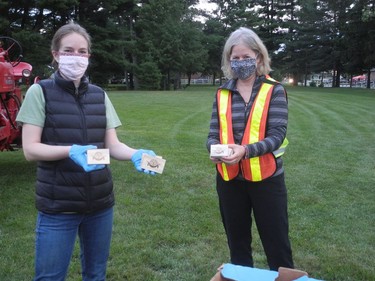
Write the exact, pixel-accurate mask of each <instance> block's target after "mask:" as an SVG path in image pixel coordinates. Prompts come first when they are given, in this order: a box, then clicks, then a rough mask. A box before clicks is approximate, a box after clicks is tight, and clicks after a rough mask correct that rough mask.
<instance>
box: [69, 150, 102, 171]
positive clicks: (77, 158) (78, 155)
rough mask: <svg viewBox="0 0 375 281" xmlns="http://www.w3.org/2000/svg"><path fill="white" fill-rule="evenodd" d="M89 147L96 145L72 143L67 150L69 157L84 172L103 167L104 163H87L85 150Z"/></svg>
mask: <svg viewBox="0 0 375 281" xmlns="http://www.w3.org/2000/svg"><path fill="white" fill-rule="evenodd" d="M89 149H97V146H95V145H77V144H73V145H72V147H71V148H70V150H69V157H70V159H72V160H73V161H74V163H76V164H77V165H79V166H81V167H82V168H83V169H84V170H85V171H86V172H92V171H95V170H100V169H103V168H104V167H105V165H104V164H91V165H89V164H87V150H89Z"/></svg>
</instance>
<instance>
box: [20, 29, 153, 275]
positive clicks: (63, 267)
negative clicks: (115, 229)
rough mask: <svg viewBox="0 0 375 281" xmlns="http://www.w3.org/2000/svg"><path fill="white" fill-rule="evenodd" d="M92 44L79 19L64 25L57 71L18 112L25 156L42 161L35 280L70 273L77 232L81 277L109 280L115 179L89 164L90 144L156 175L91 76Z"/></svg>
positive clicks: (55, 44)
mask: <svg viewBox="0 0 375 281" xmlns="http://www.w3.org/2000/svg"><path fill="white" fill-rule="evenodd" d="M90 49H91V39H90V36H89V34H88V33H87V32H86V30H85V29H84V28H82V27H81V26H80V25H78V24H75V23H69V24H66V25H64V26H62V27H61V28H60V29H58V30H57V32H56V33H55V35H54V37H53V39H52V45H51V51H52V56H53V59H54V62H56V64H57V71H56V72H55V73H54V74H53V75H52V77H51V78H50V79H45V80H41V81H39V83H37V84H34V85H32V86H31V87H30V88H29V90H28V91H27V93H26V96H25V100H24V102H23V104H22V107H21V109H20V112H19V114H18V116H17V121H18V122H19V123H21V124H22V126H23V129H22V143H23V151H24V155H25V158H26V159H27V160H29V161H37V163H38V167H37V182H36V207H37V209H38V217H37V225H36V242H35V247H36V250H35V255H36V256H35V277H34V280H51V281H59V280H61V281H62V280H65V279H66V275H67V272H68V267H69V263H70V259H71V256H72V252H73V249H74V244H75V240H76V236H77V235H78V236H79V241H80V245H81V264H82V279H83V280H87V281H90V280H105V275H106V267H107V260H108V256H109V248H110V241H111V234H112V224H113V206H114V203H115V201H114V193H113V182H112V176H111V171H110V169H109V166H108V165H105V164H104V163H102V162H100V161H99V162H97V163H95V162H94V163H91V162H90V164H89V163H88V151H89V150H92V149H97V148H98V149H103V150H97V151H94V152H95V153H99V154H100V155H101V156H100V157H98V159H99V158H100V159H103V158H109V157H111V158H114V159H117V160H131V161H132V162H133V163H134V166H135V168H136V169H137V170H138V171H139V172H144V173H147V174H152V173H153V172H150V171H148V170H144V169H142V168H141V157H142V154H144V153H146V154H149V155H152V156H155V153H154V152H153V151H152V150H144V149H139V150H137V149H134V148H131V147H129V146H127V145H126V144H124V143H123V142H121V141H120V140H119V139H118V137H117V134H116V128H117V127H119V126H120V125H121V122H120V120H119V118H118V116H117V114H116V111H115V109H114V107H113V105H112V103H111V102H110V100H109V98H108V96H107V94H106V93H105V92H104V90H103V89H101V88H100V87H97V86H95V85H93V84H90V83H89V82H88V79H87V77H86V76H85V72H86V69H87V67H88V64H89V57H90ZM106 149H108V150H109V154H107V155H106V154H105V152H106V151H108V150H106ZM91 152H92V151H91ZM101 153H103V154H101ZM94 155H97V154H94Z"/></svg>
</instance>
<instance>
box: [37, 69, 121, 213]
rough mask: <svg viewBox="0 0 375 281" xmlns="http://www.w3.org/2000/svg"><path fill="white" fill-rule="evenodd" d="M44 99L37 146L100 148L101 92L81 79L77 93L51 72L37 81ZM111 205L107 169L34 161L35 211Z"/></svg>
mask: <svg viewBox="0 0 375 281" xmlns="http://www.w3.org/2000/svg"><path fill="white" fill-rule="evenodd" d="M39 83H40V85H41V86H42V88H43V93H44V98H45V101H46V105H45V111H46V119H45V124H44V128H43V132H42V143H45V144H50V145H72V144H78V145H87V144H93V145H96V146H97V147H98V148H103V147H104V137H105V131H106V110H105V104H104V98H105V96H104V92H103V90H102V89H101V88H99V87H96V86H94V85H91V84H89V83H88V80H87V79H86V78H82V82H81V84H80V86H79V88H78V89H76V88H75V86H74V84H73V82H70V81H66V80H64V79H62V78H61V76H60V75H59V74H58V73H57V72H56V73H55V74H54V76H53V79H46V80H42V81H40V82H39ZM113 205H114V194H113V182H112V176H111V172H110V170H109V168H108V167H107V166H106V168H104V169H102V170H97V171H92V172H88V173H87V172H85V171H84V170H83V168H82V167H81V166H79V165H77V164H75V163H74V162H73V161H72V160H71V159H70V158H69V157H68V158H66V159H62V160H59V161H39V162H38V169H37V184H36V207H37V209H38V210H39V211H43V212H47V213H64V212H74V213H90V212H94V211H98V210H101V209H105V208H108V207H111V206H113Z"/></svg>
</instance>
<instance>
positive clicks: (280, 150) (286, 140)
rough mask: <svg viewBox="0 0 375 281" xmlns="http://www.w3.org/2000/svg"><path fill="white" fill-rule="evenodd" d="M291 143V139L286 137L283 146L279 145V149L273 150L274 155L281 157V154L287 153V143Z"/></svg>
mask: <svg viewBox="0 0 375 281" xmlns="http://www.w3.org/2000/svg"><path fill="white" fill-rule="evenodd" d="M288 144H289V141H288V139H287V138H285V139H284V141H283V143H282V144H281V146H280V147H279V149H276V150H275V151H273V152H272V153H273V155H274V156H275V157H276V158H278V157H280V156H281V155H283V154H284V153H285V148H286V147H287V145H288Z"/></svg>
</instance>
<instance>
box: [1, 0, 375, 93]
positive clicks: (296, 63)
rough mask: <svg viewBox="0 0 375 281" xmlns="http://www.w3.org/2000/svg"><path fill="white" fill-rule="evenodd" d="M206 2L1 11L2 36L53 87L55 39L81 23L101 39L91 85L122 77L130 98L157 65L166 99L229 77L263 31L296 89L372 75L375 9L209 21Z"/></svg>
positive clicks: (276, 5)
mask: <svg viewBox="0 0 375 281" xmlns="http://www.w3.org/2000/svg"><path fill="white" fill-rule="evenodd" d="M197 2H198V0H158V1H149V0H111V1H99V0H93V1H83V0H59V1H56V0H53V1H46V0H41V1H0V14H1V15H2V16H1V18H0V35H2V36H10V37H14V38H15V39H17V40H19V41H20V43H21V45H22V46H23V49H24V60H25V61H28V62H30V63H31V64H32V65H33V67H34V68H33V69H34V75H38V76H41V77H44V76H48V75H49V74H50V72H51V71H52V69H51V68H50V67H49V62H50V61H51V59H52V57H51V55H50V51H49V45H50V41H51V38H52V36H53V34H54V32H55V31H56V30H57V28H59V27H60V26H61V25H63V24H65V23H66V22H68V21H70V20H74V21H76V22H78V23H80V24H82V25H83V26H84V27H85V28H86V29H87V30H88V31H89V33H90V34H91V36H92V38H93V50H92V51H93V53H92V57H91V59H90V62H91V66H90V68H89V72H88V73H89V75H90V78H91V80H92V81H93V82H94V83H96V84H99V85H105V84H106V83H108V81H109V80H110V79H111V78H112V77H121V78H122V79H126V80H127V85H128V89H134V88H135V89H137V88H138V87H140V85H142V87H144V86H146V84H148V83H149V82H146V81H141V80H143V78H141V77H137V74H140V73H141V72H138V73H137V71H136V70H137V69H139V68H142V67H141V65H142V64H149V63H151V64H152V65H155V66H156V67H157V69H158V70H157V71H156V72H154V73H160V76H159V74H158V75H156V76H154V77H160V81H159V83H157V85H161V88H162V89H165V90H169V89H171V88H172V85H173V88H179V87H180V85H179V82H178V81H179V79H180V77H182V76H185V77H188V78H190V77H191V76H192V75H193V74H196V73H202V74H204V75H212V76H213V77H214V79H215V78H219V77H221V76H222V73H221V70H220V65H221V52H222V47H223V45H224V42H225V39H226V38H227V37H228V35H229V34H230V32H231V31H233V30H234V29H236V28H238V27H240V26H246V27H249V28H251V29H254V31H256V32H257V33H258V35H259V36H260V38H261V39H262V40H263V41H264V43H265V45H266V46H267V48H268V50H269V53H270V56H271V59H272V68H273V69H274V73H278V75H280V76H281V77H285V76H293V77H294V78H295V79H294V81H296V82H297V81H303V80H304V79H305V77H306V75H308V74H311V73H316V72H323V71H325V72H327V71H330V72H333V73H334V78H336V79H334V81H333V86H339V78H340V76H343V77H349V76H351V75H357V74H363V73H364V72H369V71H370V70H371V69H372V68H374V66H375V52H374V51H373V50H374V46H375V28H374V26H375V12H374V2H373V0H354V1H353V0H342V1H335V0H329V1H322V0H303V1H302V0H283V1H281V0H256V1H250V0H242V1H234V0H210V1H209V2H210V3H216V9H215V10H213V11H211V12H208V13H207V12H204V11H202V10H198V9H196V8H195V7H194V6H193V5H194V4H196V3H197ZM198 16H200V17H201V18H202V17H203V18H204V19H205V22H201V21H200V20H199V19H200V18H198ZM143 77H145V76H143ZM151 80H153V79H151ZM148 81H149V80H148ZM368 82H370V80H368ZM153 85H154V83H151V84H150V85H147V86H146V88H151V87H153Z"/></svg>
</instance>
